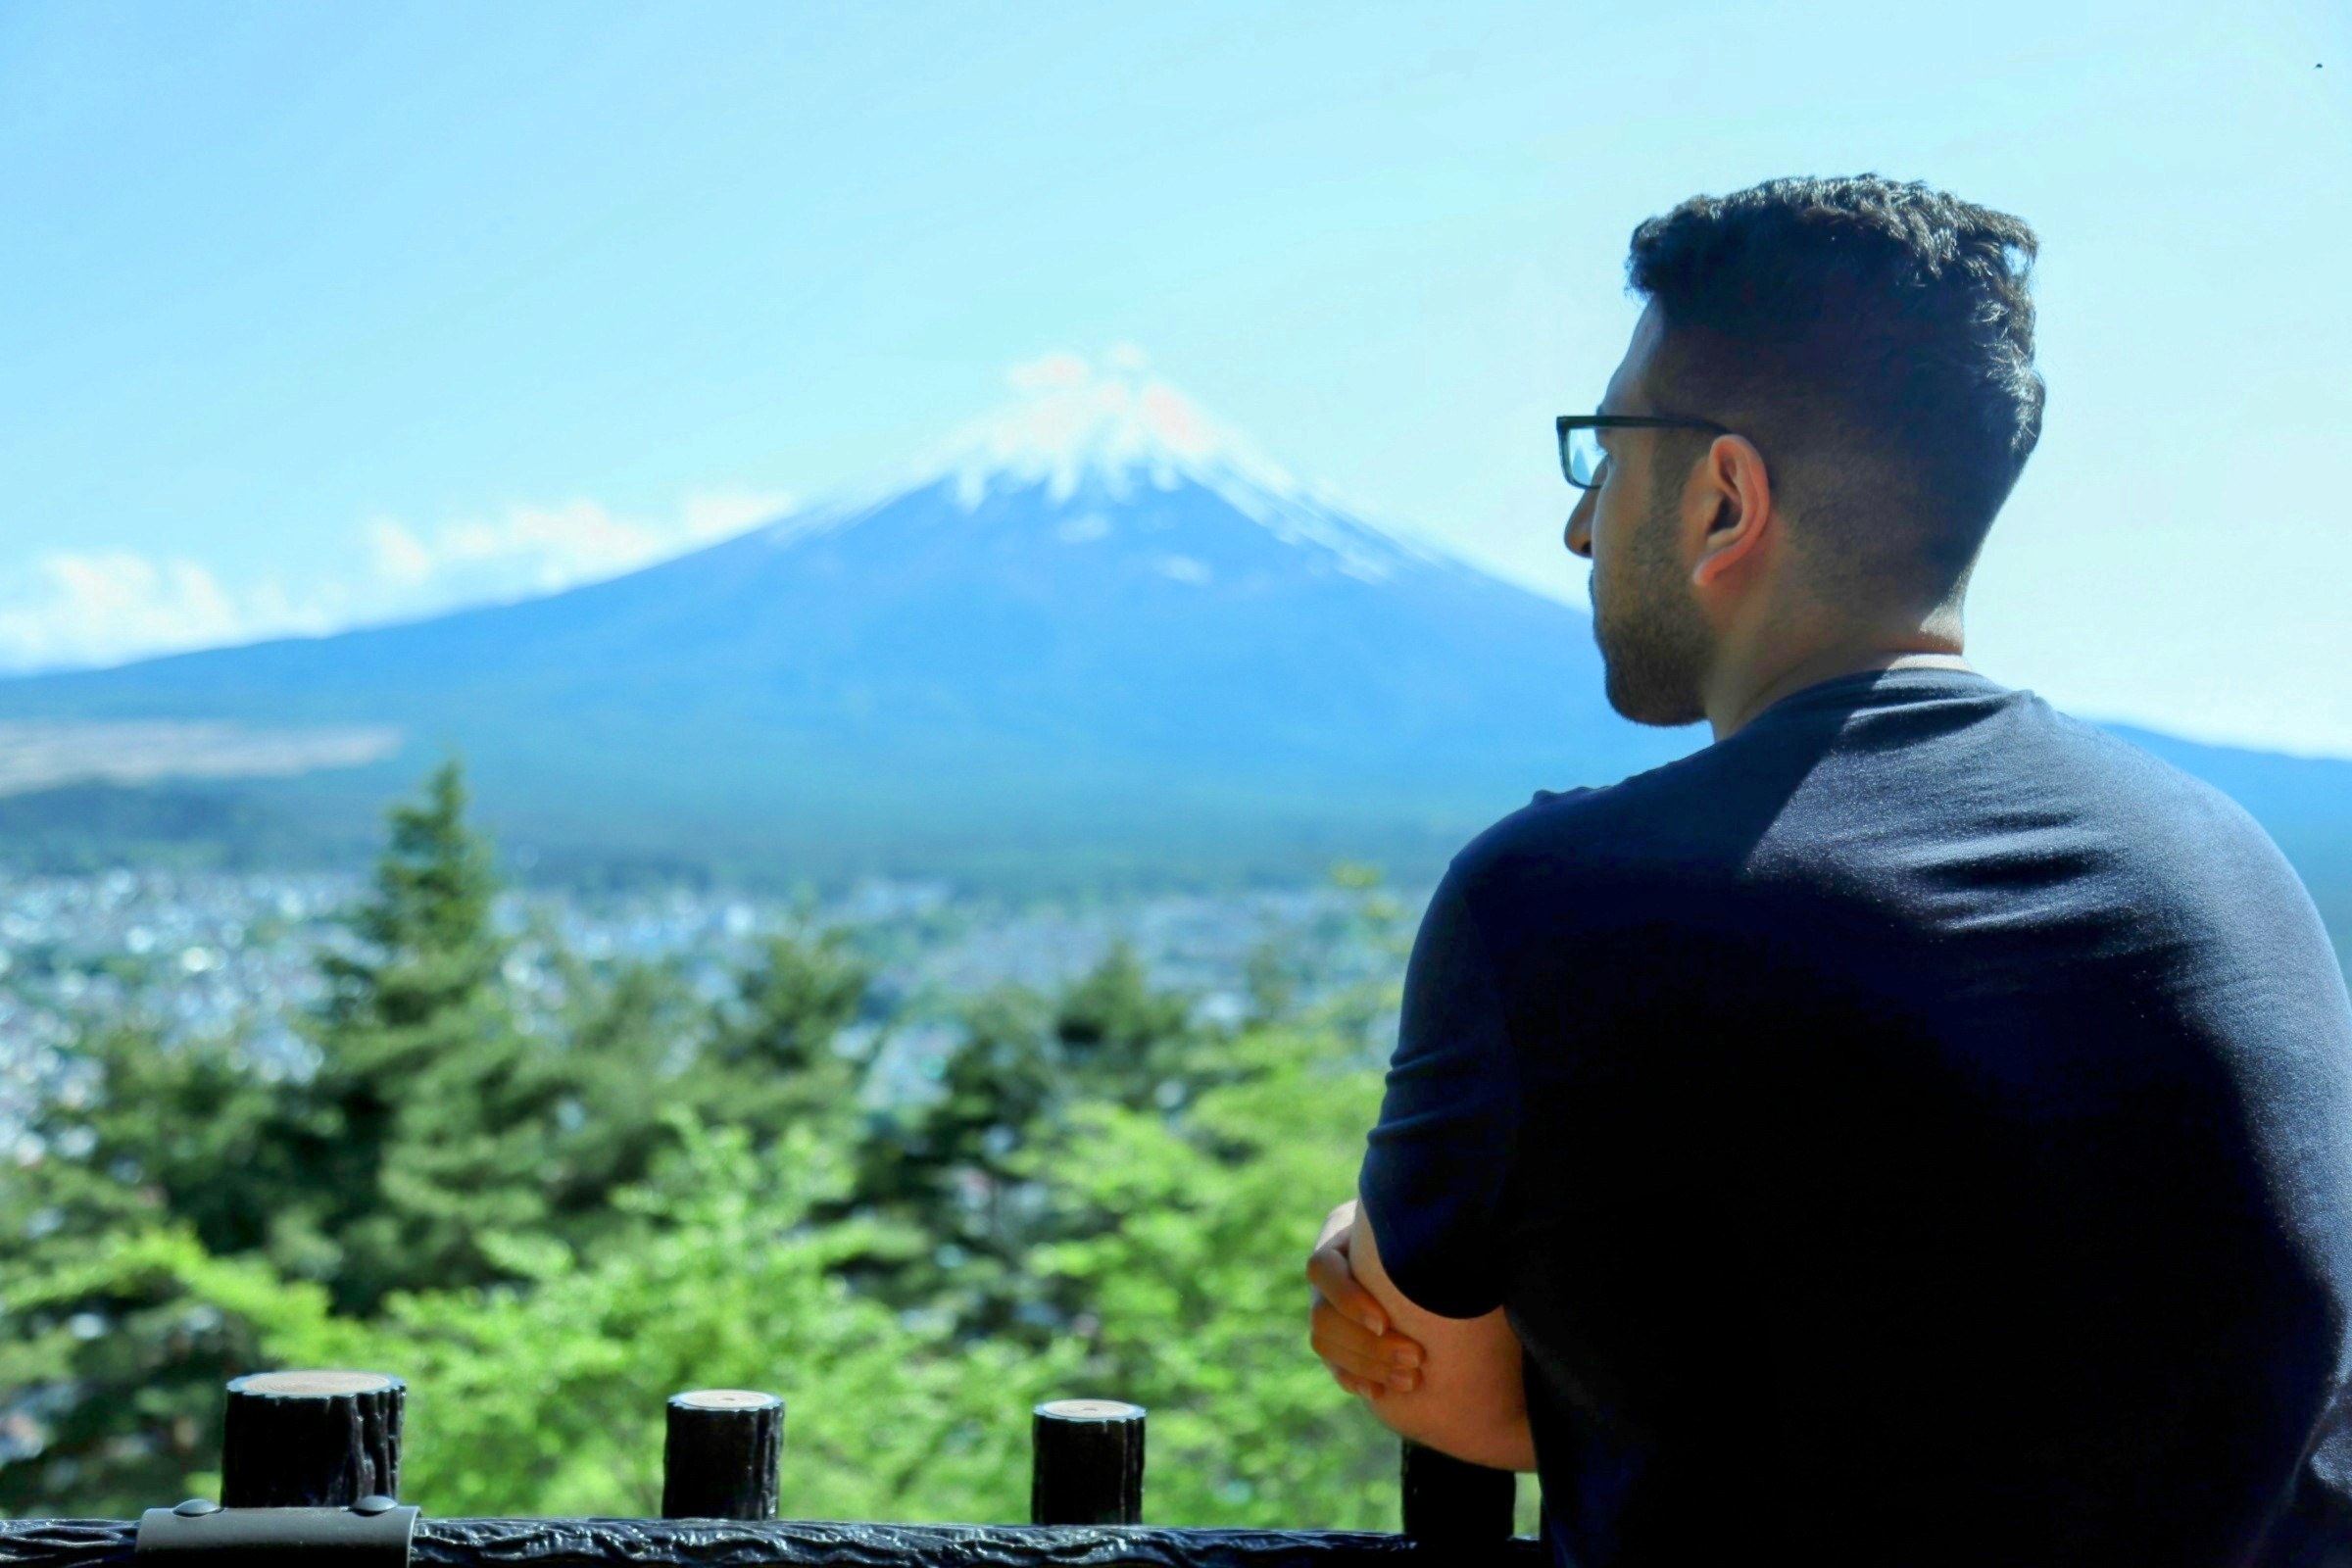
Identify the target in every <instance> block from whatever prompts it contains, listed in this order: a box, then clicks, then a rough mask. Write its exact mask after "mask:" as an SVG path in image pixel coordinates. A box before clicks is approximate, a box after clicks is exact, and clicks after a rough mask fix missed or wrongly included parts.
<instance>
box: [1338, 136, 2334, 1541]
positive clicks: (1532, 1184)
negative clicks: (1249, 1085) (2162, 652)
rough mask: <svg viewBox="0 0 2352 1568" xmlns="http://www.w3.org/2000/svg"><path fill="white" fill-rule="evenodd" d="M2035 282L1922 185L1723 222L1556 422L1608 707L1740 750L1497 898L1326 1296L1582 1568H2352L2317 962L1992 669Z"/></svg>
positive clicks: (1720, 218) (1417, 1408)
mask: <svg viewBox="0 0 2352 1568" xmlns="http://www.w3.org/2000/svg"><path fill="white" fill-rule="evenodd" d="M2034 252H2035V240H2034V234H2033V232H2032V230H2031V229H2029V228H2028V227H2027V226H2026V225H2025V224H2024V223H2022V222H2020V221H2017V220H2015V219H2013V218H2010V217H2007V216H2004V215H2002V214H1999V213H1994V212H1990V211H1987V210H1985V209H1984V208H1981V207H1976V206H1972V205H1969V204H1967V203H1964V202H1960V201H1957V200H1955V199H1953V198H1951V197H1950V196H1948V195H1944V194H1940V193H1937V192H1935V191H1932V190H1929V189H1928V188H1926V187H1925V186H1922V185H1919V184H1907V185H1905V184H1896V183H1893V182H1890V181H1887V180H1885V179H1882V178H1879V177H1877V176H1875V175H1863V176H1859V177H1855V178H1840V179H1787V180H1775V181H1771V182H1769V183H1766V184H1763V185H1760V186H1757V187H1755V188H1753V189H1750V190H1745V191H1741V192H1739V193H1738V194H1736V195H1733V196H1730V197H1725V198H1721V199H1714V198H1699V199H1694V200H1692V201H1690V202H1687V203H1685V204H1683V205H1682V206H1681V207H1679V208H1677V209H1676V210H1675V211H1673V212H1671V213H1669V214H1667V215H1666V216H1664V217H1663V218H1658V219H1653V220H1651V221H1648V222H1645V223H1643V224H1642V225H1641V226H1640V227H1639V228H1638V229H1636V230H1635V233H1634V239H1633V254H1632V258H1631V261H1630V263H1629V268H1628V270H1629V275H1630V278H1631V281H1632V284H1633V287H1634V289H1635V290H1637V291H1638V292H1639V293H1640V294H1641V295H1642V296H1644V297H1645V298H1646V301H1647V303H1646V306H1645V309H1644V311H1643V314H1642V319H1641V322H1640V324H1639V325H1638V326H1637V327H1636V329H1635V331H1634V335H1633V340H1632V343H1631V345H1630V347H1629V348H1628V350H1627V352H1626V355H1625V359H1624V362H1623V363H1622V364H1621V365H1619V367H1618V368H1617V370H1616V373H1615V374H1614V375H1613V376H1612V377H1611V378H1610V380H1609V383H1608V387H1607V391H1606V393H1605V395H1604V396H1603V397H1602V399H1601V401H1600V406H1599V410H1598V417H1596V418H1584V417H1578V418H1575V419H1563V420H1562V421H1561V423H1562V430H1561V442H1562V457H1563V461H1564V464H1565V466H1566V467H1567V469H1568V473H1569V478H1570V479H1571V481H1572V482H1574V483H1576V484H1578V485H1580V486H1582V487H1583V488H1584V493H1583V494H1582V495H1581V496H1580V497H1579V498H1578V501H1577V505H1576V508H1575V511H1574V513H1573V514H1572V515H1571V516H1570V518H1569V522H1568V535H1567V543H1568V548H1569V549H1570V550H1572V551H1574V552H1575V553H1576V554H1578V555H1580V556H1584V557H1588V558H1589V559H1590V560H1591V561H1592V563H1593V584H1592V589H1593V592H1592V597H1593V632H1594V635H1595V637H1596V638H1597V639H1598V641H1599V644H1600V651H1601V654H1602V657H1603V660H1604V662H1605V665H1606V670H1607V684H1608V693H1609V697H1610V700H1611V702H1612V704H1613V705H1614V706H1615V707H1616V709H1617V710H1618V711H1620V712H1622V713H1624V714H1625V715H1626V716H1627V717H1629V718H1632V719H1635V720H1638V721H1640V722H1642V723H1649V724H1682V723H1689V722H1692V721H1695V720H1697V719H1700V718H1704V719H1705V720H1706V721H1707V722H1708V723H1709V724H1710V725H1711V726H1712V728H1713V731H1714V737H1715V740H1714V744H1713V745H1711V746H1709V747H1707V748H1706V749H1705V750H1703V751H1700V752H1698V753H1696V754H1695V755H1693V756H1691V757H1688V758H1685V759H1683V760H1679V761H1675V762H1672V763H1669V764H1667V765H1666V766H1664V767H1660V768H1657V769H1655V770H1653V771H1651V772H1647V773H1643V774H1641V775H1639V776H1637V777H1634V778H1631V779H1627V780H1625V781H1624V782H1622V783H1620V784H1616V785H1613V786H1610V787H1608V788H1605V789H1579V790H1571V791H1568V792H1566V793H1564V794H1554V793H1551V792H1539V793H1538V794H1537V796H1536V798H1535V800H1534V803H1533V804H1532V805H1530V806H1528V807H1527V808H1526V809H1522V810H1520V811H1518V812H1516V813H1514V814H1512V815H1511V816H1509V817H1506V818H1504V819H1503V820H1502V821H1501V822H1499V823H1497V824H1496V825H1495V827H1493V828H1491V829H1489V830H1488V831H1487V832H1486V833H1485V834H1483V835H1482V836H1481V837H1479V838H1478V839H1477V840H1476V841H1475V842H1473V843H1472V844H1471V845H1470V846H1469V847H1468V848H1467V849H1465V850H1464V851H1463V852H1462V853H1461V854H1460V855H1459V856H1458V857H1456V858H1455V859H1454V861H1453V863H1452V865H1451V867H1450V869H1449V870H1448V871H1447V873H1446V877H1445V879H1444V880H1443V882H1442V883H1441V885H1440V886H1439V888H1438V890H1437V893H1436V895H1435V897H1434V899H1433V900H1432V902H1431V905H1430V907H1429V912H1428V914H1427V916H1426V917H1425V918H1424V920H1423V923H1422V926H1421V931H1420V935H1419V938H1418V940H1417V941H1416V943H1415V946H1414V951H1413V956H1412V959H1411V964H1410V967H1409V969H1408V971H1407V977H1406V981H1405V997H1404V1007H1403V1013H1402V1021H1401V1027H1400V1029H1399V1033H1398V1041H1397V1052H1396V1055H1395V1059H1394V1061H1393V1063H1392V1066H1391V1070H1390V1073H1389V1081H1388V1093H1387V1099H1386V1102H1385V1103H1384V1104H1383V1107H1382V1111H1381V1119H1380V1123H1379V1125H1378V1126H1377V1127H1375V1128H1374V1129H1373V1130H1372V1133H1371V1138H1370V1147H1369V1150H1368V1152H1367V1154H1366V1157H1365V1160H1364V1165H1363V1170H1362V1173H1361V1178H1360V1184H1359V1189H1358V1192H1359V1199H1360V1206H1359V1203H1358V1202H1354V1201H1351V1202H1348V1203H1345V1204H1342V1205H1341V1206H1340V1208H1338V1209H1336V1210H1334V1211H1333V1213H1332V1215H1331V1218H1330V1219H1329V1220H1328V1221H1327V1223H1326V1225H1325V1228H1324V1234H1323V1236H1322V1237H1321V1238H1320V1239H1319V1240H1318V1243H1317V1246H1316V1250H1315V1251H1314V1254H1313V1256H1312V1258H1311V1259H1310V1262H1309V1265H1308V1275H1309V1278H1310V1279H1311V1280H1312V1281H1313V1282H1314V1284H1315V1286H1316V1294H1315V1298H1314V1305H1313V1309H1312V1310H1313V1322H1312V1338H1313V1343H1314V1345H1315V1347H1316V1348H1317V1350H1318V1351H1319V1353H1320V1354H1321V1355H1322V1357H1323V1358H1324V1360H1325V1361H1326V1362H1327V1363H1328V1364H1329V1365H1330V1367H1331V1369H1332V1371H1333V1373H1334V1375H1335V1376H1337V1377H1338V1378H1339V1379H1340V1381H1341V1382H1342V1383H1343V1385H1345V1386H1347V1387H1348V1388H1350V1389H1351V1390H1353V1391H1355V1392H1356V1393H1358V1394H1360V1395H1362V1396H1363V1397H1365V1398H1366V1399H1367V1401H1368V1403H1369V1408H1371V1410H1372V1411H1373V1412H1374V1414H1375V1415H1377V1416H1378V1417H1379V1418H1380V1419H1381V1420H1383V1421H1385V1422H1386V1423H1387V1424H1388V1425H1389V1426H1390V1427H1392V1428H1393V1429H1395V1430H1396V1431H1397V1432H1399V1433H1402V1434H1404V1435H1405V1436H1407V1437H1412V1438H1416V1439H1419V1440H1420V1441H1422V1442H1425V1443H1428V1444H1430V1445H1432V1446H1437V1447H1439V1448H1443V1449H1446V1450H1447V1451H1449V1452H1452V1453H1455V1454H1457V1455H1459V1456H1461V1457H1464V1458H1468V1459H1472V1460H1475V1461H1477V1462H1480V1463H1485V1464H1490V1465H1497V1466H1507V1467H1510V1468H1514V1469H1522V1470H1525V1469H1533V1470H1535V1471H1537V1472H1538V1474H1539V1475H1540V1476H1541V1478H1542V1484H1543V1496H1544V1526H1545V1534H1546V1535H1547V1537H1548V1538H1549V1540H1550V1541H1551V1543H1552V1544H1553V1551H1554V1554H1555V1556H1556V1558H1557V1560H1559V1561H1560V1562H1562V1563H1563V1564H1566V1563H1577V1564H1582V1565H1583V1568H1604V1565H1628V1568H1630V1565H1637V1564H1657V1563H1669V1564H1682V1563H1690V1564H1717V1563H1726V1564H1728V1563H1735V1562H1740V1563H1767V1562H1770V1563H1778V1562H1799V1563H1806V1564H1861V1563H1869V1564H1874V1565H1894V1564H1906V1565H1908V1564H1952V1565H1959V1564H1969V1565H1988V1564H2002V1565H2019V1564H2041V1563H2051V1564H2057V1563H2065V1564H2118V1565H2124V1564H2129V1565H2133V1568H2150V1565H2157V1564H2183V1565H2186V1564H2197V1565H2213V1568H2220V1565H2223V1564H2233V1565H2234V1564H2262V1565H2278V1564H2289V1563H2292V1564H2306V1563H2321V1562H2326V1563H2344V1562H2352V1508H2348V1507H2347V1498H2348V1497H2352V1415H2348V1413H2347V1412H2348V1409H2352V1398H2348V1397H2347V1374H2348V1371H2352V1334H2348V1333H2347V1323H2348V1320H2352V1005H2347V1001H2346V997H2345V992H2344V986H2343V980H2342V976H2341V974H2340V972H2339V970H2338V968H2337V964H2336V960H2335V958H2334V957H2333V956H2332V955H2331V953H2330V951H2329V948H2328V944H2327V937H2326V934H2325V933H2324V931H2323V930H2322V928H2321V925H2320V922H2319V918H2318V915H2317V913H2316V912H2315V910H2314V909H2313V907H2312V905H2311V902H2310V900H2309V898H2308V897H2307V896H2306V895H2305V893H2304V891H2303V889H2302V886H2301V884H2300V883H2299V882H2298V881H2297V880H2296V878H2295V876H2294V873H2293V872H2292V871H2291V870H2290V869H2289V868H2288V867H2287V865H2286V864H2285V862H2284V860H2283V859H2281V858H2280V857H2279V855H2278V852H2277V850H2276V849H2275V848H2274V847H2273V846H2272V844H2271V843H2270V841H2269V840H2268V839H2267V838H2266V837H2265V836H2264V835H2263V833H2262V832H2261V830H2260V829H2259V828H2257V827H2256V826H2255V825H2254V824H2253V822H2252V821H2251V820H2250V819H2249V818H2248V817H2247V816H2246V815H2245V813H2244V812H2242V811H2241V810H2239V809H2237V808H2236V807H2235V806H2233V805H2232V804H2231V803H2230V802H2229V801H2228V800H2226V799H2225V798H2223V797H2222V796H2221V795H2219V794H2218V793H2216V792H2215V791H2213V790H2211V789H2208V788H2206V787H2205V786H2203V785H2201V784H2198V783H2196V782H2195V781H2193V780H2191V779H2189V778H2187V777H2185V776H2184V775H2182V774H2180V773H2179V772H2177V771H2175V770H2173V769H2171V768H2169V767H2167V766H2165V765H2164V764H2162V763H2159V762H2157V761H2155V760H2152V759H2150V758H2149V757H2147V756H2145V755H2144V754H2142V753H2140V752H2138V751H2136V750H2134V749H2132V748H2131V747H2130V746H2128V745H2126V744H2124V743H2123V742H2121V741H2118V740H2116V739H2113V738H2112V737H2109V736H2107V735H2105V734H2103V733H2102V732H2100V731H2097V730H2094V729H2092V728H2090V727H2088V726H2086V725H2083V724H2081V723H2078V722H2076V721H2074V720H2072V719H2069V718H2067V717H2065V716H2063V715H2061V714H2059V713H2056V712H2054V711H2051V710H2050V708H2049V707H2048V706H2047V705H2045V704H2044V703H2042V702H2041V701H2040V700H2039V699H2037V698H2035V697H2034V696H2033V695H2032V694H2031V693H2028V692H2023V691H2014V690H2010V689H2007V688H2004V687H2002V686H2000V685H1997V684H1995V683H1994V682H1993V681H1991V680H1988V679H1986V678H1985V677H1984V676H1983V675H1980V674H1978V673H1976V672H1974V671H1973V670H1971V669H1970V668H1969V667H1968V666H1967V664H1966V663H1965V662H1964V661H1963V659H1962V657H1961V652H1962V650H1961V630H1962V627H1961V608H1962V598H1963V594H1964V592H1965V590H1966V587H1967V583H1968V577H1969V572H1970V569H1971V566H1972V564H1973V563H1974V562H1975V560H1976V558H1977V554H1978V549H1979V546H1980V545H1981V543H1982V542H1983V540H1984V537H1985V530H1986V529H1987V528H1988V527H1989V526H1990V524H1991V522H1992V519H1993V515H1994V514H1995V513H1996V512H1997V511H1998V510H1999V508H2000V506H2001V503H2002V502H2003V501H2004V500H2005V499H2006V498H2007V496H2008V494H2009V491H2010V489H2011V487H2012V486H2013V485H2014V484H2015V482H2016V479H2017V476H2018V473H2019V471H2020V470H2021V469H2022V468H2023V466H2024V465H2025V462H2026V459H2027V457H2028V456H2029V455H2030V454H2031V452H2032V451H2033V448H2034V443H2035V440H2036V438H2037V436H2038V433H2039V427H2040V415H2041V406H2042V394H2043V388H2042V383H2041V379H2040V377H2039V376H2038V374H2036V373H2035V372H2034V368H2033V363H2032V361H2033V307H2032V304H2031V301H2030V298H2029V293H2028V287H2027V273H2028V270H2029V269H2030V266H2031V262H2032V259H2033V257H2034ZM2151 435H2152V438H2153V437H2154V433H2153V432H2152V433H2151ZM2127 504H2131V505H2144V504H2145V498H2138V499H2136V500H2131V501H2128V502H2127ZM2129 573H2130V563H2129V561H2128V560H2119V561H2118V563H2117V571H2116V581H2115V583H2113V584H2107V583H2085V584H2084V585H2083V591H2084V592H2085V593H2107V592H2115V591H2118V589H2120V588H2124V587H2125V586H2126V585H2128V582H2129Z"/></svg>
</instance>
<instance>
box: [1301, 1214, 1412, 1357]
mask: <svg viewBox="0 0 2352 1568" xmlns="http://www.w3.org/2000/svg"><path fill="white" fill-rule="evenodd" d="M1355 1220H1356V1201H1355V1200H1354V1199H1352V1198H1350V1199H1349V1200H1348V1201H1346V1202H1345V1203H1342V1204H1341V1205H1340V1206H1339V1207H1337V1208H1335V1209H1333V1210H1332V1211H1331V1213H1330V1214H1329V1215H1328V1216H1326V1217H1325V1219H1324V1221H1323V1232H1322V1234H1321V1235H1320V1236H1318V1237H1316V1238H1315V1249H1314V1250H1313V1251H1312V1252H1311V1253H1309V1254H1308V1255H1307V1259H1306V1279H1307V1283H1308V1284H1309V1285H1311V1286H1313V1287H1314V1294H1313V1298H1312V1299H1311V1301H1310V1303H1309V1306H1308V1309H1307V1336H1306V1342H1307V1344H1309V1345H1311V1346H1313V1347H1314V1350H1315V1354H1316V1355H1318V1356H1320V1357H1321V1358H1322V1361H1323V1364H1324V1365H1325V1366H1327V1367H1329V1368H1330V1369H1331V1375H1332V1376H1333V1377H1334V1378H1336V1379H1338V1380H1339V1385H1340V1387H1341V1388H1343V1389H1346V1390H1347V1391H1348V1393H1349V1394H1354V1395H1360V1396H1362V1397H1364V1398H1367V1399H1377V1398H1379V1397H1381V1396H1382V1395H1383V1394H1386V1393H1388V1392H1389V1391H1390V1390H1392V1389H1394V1390H1396V1391H1397V1392H1398V1393H1407V1392H1410V1391H1411V1390H1412V1389H1414V1388H1415V1387H1417V1386H1418V1385H1419V1383H1420V1381H1421V1374H1420V1366H1421V1354H1422V1348H1421V1346H1420V1345H1419V1344H1417V1343H1415V1342H1414V1341H1412V1340H1408V1339H1406V1338H1405V1337H1404V1336H1403V1335H1401V1334H1398V1333H1397V1332H1395V1331H1394V1330H1393V1329H1391V1328H1390V1326H1389V1316H1388V1313H1387V1312H1385V1311H1383V1310H1382V1309H1381V1305H1380V1302H1379V1300H1378V1299H1376V1298H1375V1297H1374V1296H1373V1295H1372V1293H1371V1292H1370V1291H1367V1290H1365V1289H1364V1286H1363V1282H1362V1281H1360V1280H1358V1279H1357V1278H1356V1277H1355V1270H1354V1269H1353V1268H1352V1267H1351V1266H1350V1265H1349V1263H1348V1241H1349V1239H1350V1238H1351V1237H1352V1236H1353V1235H1354V1232H1355Z"/></svg>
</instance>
